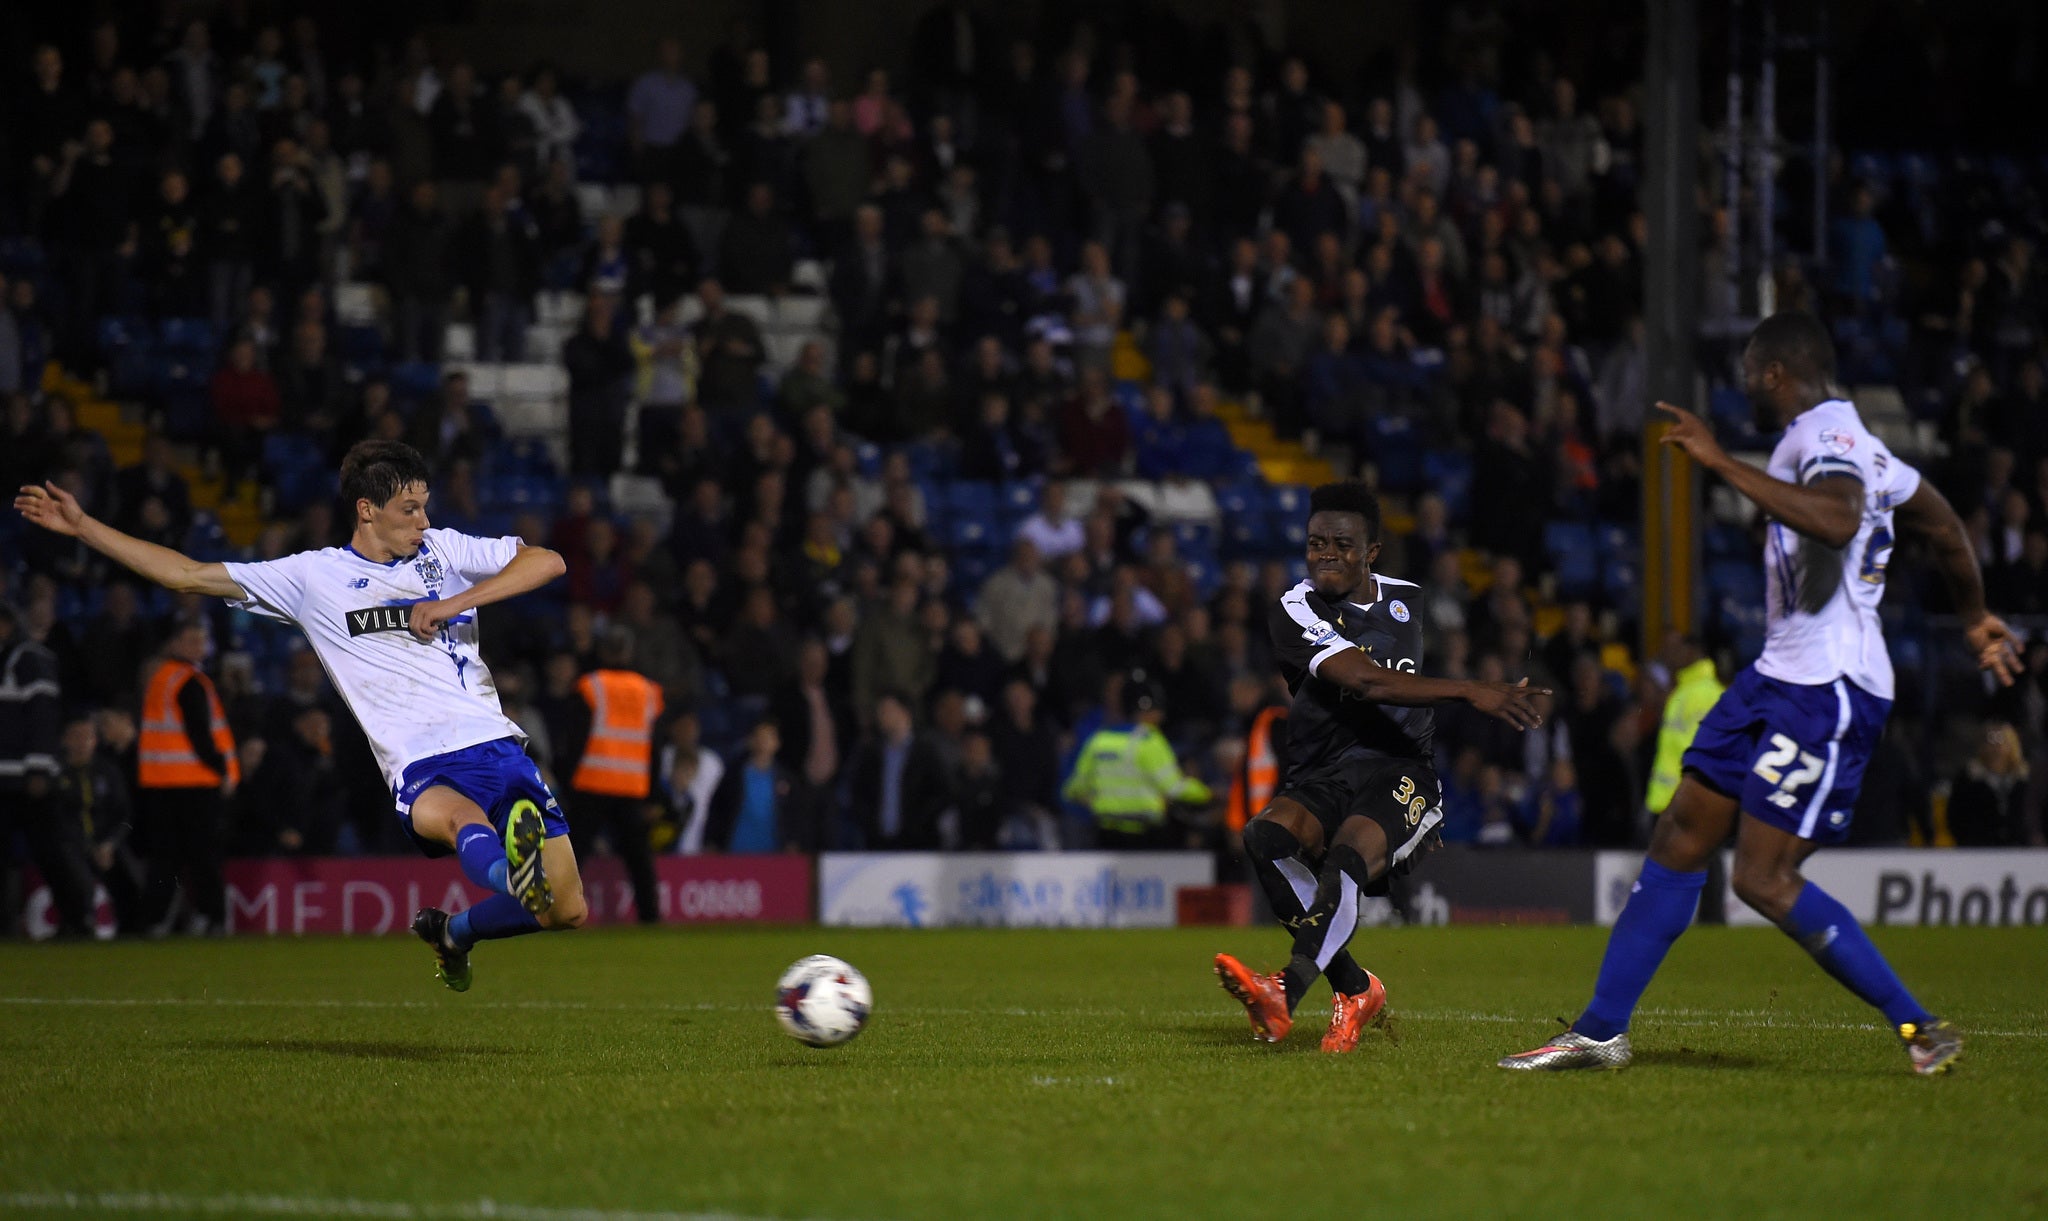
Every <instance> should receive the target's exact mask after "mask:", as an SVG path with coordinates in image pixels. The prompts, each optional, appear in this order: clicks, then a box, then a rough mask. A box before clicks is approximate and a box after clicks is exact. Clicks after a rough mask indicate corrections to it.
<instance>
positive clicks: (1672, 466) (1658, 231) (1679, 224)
mask: <svg viewBox="0 0 2048 1221" xmlns="http://www.w3.org/2000/svg"><path fill="white" fill-rule="evenodd" d="M1648 5H1649V19H1650V20H1649V35H1650V37H1649V50H1648V56H1647V59H1648V62H1647V63H1646V65H1645V68H1646V71H1645V73H1644V77H1643V79H1644V81H1645V84H1646V88H1645V105H1644V110H1645V114H1644V130H1643V136H1644V139H1643V148H1644V154H1645V156H1644V162H1645V164H1644V175H1643V200H1644V215H1645V216H1646V217H1647V218H1648V219H1649V222H1650V224H1649V229H1650V237H1649V244H1650V248H1649V250H1648V251H1646V252H1645V255H1644V258H1643V329H1644V332H1645V336H1646V339H1647V344H1648V348H1649V352H1648V389H1649V391H1650V397H1651V398H1652V399H1653V400H1657V399H1662V400H1664V401H1667V402H1672V403H1686V404H1691V405H1693V406H1694V407H1695V408H1698V409H1701V410H1704V409H1705V405H1704V404H1701V403H1699V402H1697V399H1698V395H1699V389H1698V387H1699V376H1698V373H1697V369H1698V361H1697V352H1698V341H1699V315H1700V289H1699V267H1700V257H1699V207H1698V196H1697V194H1696V191H1697V189H1698V183H1699V171H1698V166H1699V115H1700V80H1699V76H1700V56H1699V50H1700V47H1699V14H1698V10H1697V3H1696V0H1648ZM1738 105H1739V103H1738ZM1738 186H1739V183H1738ZM1734 215H1735V210H1734V209H1731V210H1730V219H1731V221H1732V220H1733V218H1734ZM1659 431H1660V430H1658V429H1655V428H1646V429H1645V430H1644V442H1645V451H1644V471H1643V614H1642V629H1643V652H1644V656H1650V655H1653V654H1654V653H1655V651H1656V650H1657V649H1658V648H1659V647H1661V646H1662V644H1663V641H1664V632H1665V631H1666V630H1667V629H1669V628H1677V629H1678V630H1680V631H1687V632H1689V631H1692V630H1694V624H1695V618H1696V615H1695V610H1696V608H1695V606H1694V602H1695V595H1696V591H1697V590H1698V589H1699V583H1698V581H1697V580H1695V575H1696V574H1697V572H1698V570H1699V543H1698V537H1699V532H1698V530H1697V529H1696V528H1695V526H1696V523H1697V521H1698V518H1699V514H1698V512H1697V509H1698V497H1699V489H1698V481H1697V480H1696V479H1694V478H1692V477H1691V475H1692V472H1691V471H1690V470H1689V469H1688V468H1684V467H1683V466H1682V464H1683V463H1684V462H1686V461H1687V460H1686V459H1684V458H1683V457H1682V456H1680V455H1678V454H1677V453H1676V451H1674V450H1673V449H1671V447H1669V446H1664V445H1658V444H1657V443H1656V436H1657V435H1658V433H1659Z"/></svg>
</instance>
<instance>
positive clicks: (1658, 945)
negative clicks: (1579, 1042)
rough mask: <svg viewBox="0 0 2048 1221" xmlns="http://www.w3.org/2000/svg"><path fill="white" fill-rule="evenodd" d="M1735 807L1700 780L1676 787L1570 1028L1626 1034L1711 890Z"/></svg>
mask: <svg viewBox="0 0 2048 1221" xmlns="http://www.w3.org/2000/svg"><path fill="white" fill-rule="evenodd" d="M1735 811H1736V802H1735V799H1734V798H1733V797H1730V796H1728V795H1727V794H1725V793H1720V792H1716V791H1715V790H1714V789H1713V788H1711V787H1710V786H1708V785H1707V784H1706V783H1704V782H1703V781H1701V780H1700V778H1699V777H1698V776H1695V775H1687V776H1686V777H1685V778H1684V779H1683V780H1681V781H1680V782H1679V786H1678V792H1677V793H1675V794H1674V795H1673V796H1672V798H1671V804H1670V806H1668V807H1667V808H1666V809H1665V811H1664V813H1663V814H1662V815H1661V816H1660V817H1659V818H1658V819H1657V826H1656V828H1655V830H1653V831H1652V832H1651V835H1650V851H1649V854H1648V855H1647V856H1646V857H1644V859H1643V868H1642V872H1641V873H1640V874H1639V875H1638V877H1637V878H1636V883H1635V885H1634V886H1633V887H1631V888H1630V891H1629V897H1628V902H1627V904H1626V905H1624V906H1623V908H1622V910H1621V914H1620V915H1618V916H1617V917H1616V918H1615V921H1614V931H1613V932H1612V933H1610V934H1608V938H1607V952H1606V955H1605V956H1604V957H1603V958H1602V959H1601V963H1600V977H1599V979H1598V981H1597V982H1596V983H1595V984H1594V985H1593V1000H1592V1002H1591V1003H1590V1004H1588V1005H1587V1006H1586V1010H1585V1012H1584V1013H1582V1014H1581V1015H1580V1016H1579V1020H1578V1021H1576V1022H1574V1023H1572V1029H1573V1030H1576V1031H1578V1032H1579V1033H1581V1034H1584V1035H1586V1036H1587V1037H1588V1038H1591V1039H1596V1040H1606V1039H1611V1038H1613V1037H1614V1036H1615V1035H1617V1034H1620V1033H1621V1032H1623V1031H1625V1030H1627V1029H1628V1023H1629V1018H1630V1016H1631V1015H1632V1014H1634V1013H1635V1008H1636V1002H1637V1001H1639V1000H1641V999H1642V995H1643V990H1644V989H1645V988H1648V987H1649V986H1650V978H1651V977H1652V976H1654V975H1655V974H1656V973H1657V968H1658V967H1659V966H1661V965H1663V962H1664V956H1665V955H1666V954H1668V953H1669V952H1670V951H1671V946H1672V943H1673V942H1675V941H1677V940H1678V938H1679V935H1680V934H1682V933H1683V932H1685V930H1686V929H1687V927H1689V926H1690V925H1691V924H1692V917H1693V912H1694V910H1695V909H1696V908H1697V907H1698V906H1699V899H1700V892H1701V891H1702V890H1704V889H1705V888H1706V884H1707V860H1708V858H1710V857H1712V856H1713V855H1714V853H1715V852H1717V851H1719V850H1720V847H1721V845H1722V844H1724V843H1726V842H1727V840H1728V835H1729V832H1730V831H1732V830H1733V829H1734V826H1735Z"/></svg>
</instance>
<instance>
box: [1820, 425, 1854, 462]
mask: <svg viewBox="0 0 2048 1221" xmlns="http://www.w3.org/2000/svg"><path fill="white" fill-rule="evenodd" d="M1819 440H1820V443H1821V444H1822V445H1825V446H1827V447H1828V452H1829V453H1831V454H1833V455H1835V456H1836V457H1838V458H1839V457H1841V456H1842V455H1843V454H1846V453H1848V452H1849V451H1850V450H1852V449H1855V448H1856V437H1855V436H1854V434H1852V433H1847V432H1844V431H1842V430H1841V429H1839V428H1830V429H1828V430H1827V431H1826V432H1823V433H1822V434H1820V438H1819Z"/></svg>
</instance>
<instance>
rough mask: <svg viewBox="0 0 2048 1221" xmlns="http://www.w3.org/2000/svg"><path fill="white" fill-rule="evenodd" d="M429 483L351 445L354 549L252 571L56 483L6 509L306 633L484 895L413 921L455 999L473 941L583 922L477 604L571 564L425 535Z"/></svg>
mask: <svg viewBox="0 0 2048 1221" xmlns="http://www.w3.org/2000/svg"><path fill="white" fill-rule="evenodd" d="M428 477H429V471H428V468H427V463H426V460H425V459H424V458H422V457H421V456H420V454H419V453H418V451H416V450H414V449H413V448H412V447H411V446H408V445H402V444H399V443H398V442H395V441H364V442H362V443H360V444H358V445H356V446H355V447H354V448H353V449H351V450H349V452H348V456H347V457H346V458H344V459H343V461H342V465H341V493H342V498H343V500H345V501H346V502H348V503H349V504H350V505H351V506H352V513H353V518H354V523H355V533H354V536H353V537H352V538H351V539H350V541H349V543H348V545H347V546H345V547H327V548H323V549H321V550H319V551H302V552H299V553H298V554H296V555H288V556H284V557H281V558H279V559H275V560H267V561H264V562H262V563H257V564H202V563H200V562H198V561H196V560H193V559H189V558H187V557H186V556H184V555H181V554H179V553H178V552H176V551H173V550H171V549H170V548H168V547H159V546H157V545H156V544H154V543H148V542H144V541H143V540H141V539H138V538H133V537H131V536H129V535H126V534H123V533H121V532H120V531H118V530H116V529H114V528H112V527H111V526H108V525H107V524H106V523H104V522H102V521H99V520H97V519H95V518H93V517H92V516H90V515H89V514H87V513H86V512H85V511H84V510H83V509H81V508H80V507H79V504H78V501H77V500H76V499H74V498H73V497H72V496H71V495H70V494H69V493H67V492H65V491H64V490H63V489H62V488H59V487H58V486H56V485H55V484H54V483H51V484H45V485H44V486H43V487H40V488H38V487H25V488H22V489H21V492H20V494H19V495H18V496H16V498H15V501H14V507H15V508H16V509H18V510H20V512H21V514H22V516H24V517H26V518H28V520H30V521H32V522H34V523H35V524H37V525H39V526H42V527H43V528H44V529H47V530H52V531H55V532H56V533H58V534H63V535H68V536H71V537H74V538H77V539H78V540H79V541H80V542H82V543H84V544H85V545H86V546H88V547H91V548H92V549H93V550H95V551H98V552H100V553H101V554H103V555H106V556H108V557H110V558H112V559H114V560H117V561H119V562H120V563H122V564H124V565H126V566H127V567H129V568H132V569H134V570H135V571H136V572H138V573H140V574H141V575H142V576H144V577H147V578H148V579H149V580H151V581H154V582H156V583H157V584H158V585H161V586H163V587H164V588H166V589H170V590H174V591H176V592H179V593H196V594H205V595H207V596H209V597H216V598H225V599H227V600H228V602H229V603H230V604H231V605H233V606H236V607H238V608H241V609H243V610H247V611H250V612H252V613H254V614H258V615H262V616H264V617H266V618H270V619H277V620H281V621H283V622H285V623H290V624H293V625H295V626H297V627H298V628H299V630H300V631H302V632H304V633H305V634H306V639H307V640H308V641H310V642H311V643H312V646H313V652H314V654H315V655H316V656H318V657H319V658H320V664H321V665H322V666H323V667H325V668H326V670H327V677H328V678H329V680H331V681H332V682H333V683H334V686H335V689H336V690H338V691H340V692H341V697H342V699H343V701H345V702H346V703H347V704H348V707H349V711H350V712H353V713H354V714H355V717H356V720H358V721H360V722H361V723H362V726H363V732H364V734H365V735H367V736H368V738H369V740H370V747H371V750H372V751H373V752H374V753H375V755H376V757H377V764H378V766H379V767H380V768H382V769H383V772H384V778H385V780H386V781H387V782H388V783H389V784H390V786H391V792H392V795H393V799H394V801H395V803H396V806H397V811H398V817H399V820H400V821H401V822H402V823H403V824H404V826H405V829H406V833H407V834H408V835H410V836H411V837H412V839H413V842H414V843H416V844H418V845H419V847H420V849H421V850H422V851H424V852H425V853H426V854H427V855H429V856H446V855H449V854H451V853H452V854H454V855H455V856H456V857H457V858H458V859H459V860H460V861H461V864H462V871H463V873H464V874H465V875H467V876H468V878H469V880H470V881H471V882H474V883H475V884H476V885H478V886H481V887H483V888H484V889H486V890H488V891H490V892H491V896H490V897H489V898H487V899H485V900H484V901H483V902H481V903H478V904H477V905H476V906H475V907H472V908H470V909H468V910H467V911H463V912H459V913H456V914H455V915H453V916H450V915H449V914H447V913H446V912H443V911H441V910H439V909H437V908H427V909H426V910H424V911H422V912H420V913H419V915H418V916H417V917H415V918H414V920H413V931H414V932H415V933H417V934H419V936H420V937H421V939H422V940H424V941H426V942H427V943H428V944H429V945H430V946H432V947H433V949H434V954H435V957H436V960H437V962H438V972H439V975H440V977H441V979H442V981H443V982H444V983H446V984H447V985H448V986H449V987H450V988H453V989H454V990H455V991H457V992H465V991H467V990H468V989H469V984H470V965H469V951H470V949H471V948H472V947H473V946H474V945H475V944H476V943H477V942H478V941H485V940H491V939H494V938H500V937H516V936H519V935H521V934H524V933H532V932H538V931H540V930H541V929H544V928H545V929H569V928H576V927H577V926H579V925H581V924H582V923H583V919H584V915H585V907H584V901H583V882H582V879H581V877H580V876H579V875H578V873H577V871H576V854H575V852H574V851H573V850H572V849H571V848H570V846H569V825H568V823H567V821H566V820H565V819H564V818H563V816H562V812H561V809H560V807H559V806H558V805H557V803H556V801H555V797H554V794H553V793H551V792H549V791H548V787H547V784H546V783H545V782H544V781H543V780H542V779H541V775H540V771H539V769H538V768H536V767H535V766H534V764H533V761H532V760H530V759H528V758H527V757H526V754H525V752H524V751H523V750H522V749H521V744H522V743H523V742H524V741H525V738H526V735H525V734H524V733H522V732H521V731H520V729H519V727H518V726H517V725H515V724H513V723H512V721H511V720H509V719H507V717H506V716H505V714H504V712H503V711H502V710H501V709H500V708H499V706H498V691H497V687H496V686H495V685H494V684H493V682H492V681H491V672H490V670H489V669H488V668H487V667H486V666H485V665H484V662H483V658H482V656H481V655H480V654H479V653H478V651H477V639H478V637H477V608H479V607H482V606H487V605H489V604H490V603H493V602H502V601H504V600H505V599H507V598H514V597H517V596H519V595H520V594H523V593H526V592H528V591H530V590H535V589H539V588H540V587H541V586H543V585H546V584H547V583H548V582H550V581H552V580H554V579H555V578H556V577H559V576H561V575H562V572H563V569H564V565H563V562H562V557H561V556H560V555H557V554H556V553H555V552H553V551H550V550H548V549H547V548H545V547H529V546H527V545H526V544H525V543H524V542H522V541H520V540H519V539H517V538H509V537H508V538H475V537H472V536H470V535H467V534H460V533H457V532H456V531H453V530H435V529H431V528H429V526H428V521H427V497H428V488H427V483H428Z"/></svg>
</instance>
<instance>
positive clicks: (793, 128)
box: [782, 56, 832, 140]
mask: <svg viewBox="0 0 2048 1221" xmlns="http://www.w3.org/2000/svg"><path fill="white" fill-rule="evenodd" d="M831 109H832V70H831V69H830V68H827V67H826V66H825V61H824V60H822V59H819V58H817V57H815V56H813V57H812V58H810V59H808V60H806V61H804V79H803V83H802V84H801V85H799V86H798V87H797V88H795V89H792V90H790V91H789V98H788V99H787V100H786V101H785V102H784V104H783V107H782V130H783V133H784V134H785V135H789V136H793V137H795V138H796V139H799V140H804V139H809V138H810V137H812V136H815V135H817V134H818V133H819V132H820V131H822V130H824V127H825V116H826V113H827V112H828V111H830V110H831Z"/></svg>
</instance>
